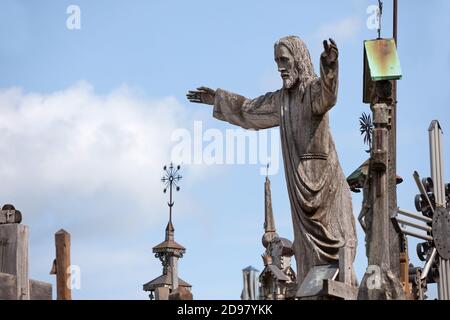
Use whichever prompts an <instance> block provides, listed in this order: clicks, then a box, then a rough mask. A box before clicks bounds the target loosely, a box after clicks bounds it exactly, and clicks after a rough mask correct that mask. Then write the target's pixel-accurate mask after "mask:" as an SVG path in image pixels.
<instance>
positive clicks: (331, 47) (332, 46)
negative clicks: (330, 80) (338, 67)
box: [320, 38, 339, 66]
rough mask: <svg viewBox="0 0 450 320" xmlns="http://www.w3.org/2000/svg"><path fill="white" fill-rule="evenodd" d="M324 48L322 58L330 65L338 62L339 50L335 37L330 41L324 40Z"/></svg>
mask: <svg viewBox="0 0 450 320" xmlns="http://www.w3.org/2000/svg"><path fill="white" fill-rule="evenodd" d="M323 48H324V51H323V53H322V55H321V56H320V58H321V59H322V61H323V62H325V64H327V65H328V66H331V65H333V64H334V63H336V61H337V59H338V57H339V50H338V48H337V45H336V42H334V40H333V39H331V38H330V43H328V41H327V40H324V41H323Z"/></svg>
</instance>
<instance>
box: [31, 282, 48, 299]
mask: <svg viewBox="0 0 450 320" xmlns="http://www.w3.org/2000/svg"><path fill="white" fill-rule="evenodd" d="M30 299H31V300H52V285H51V284H50V283H46V282H42V281H37V280H30Z"/></svg>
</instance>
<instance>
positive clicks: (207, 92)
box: [186, 87, 216, 105]
mask: <svg viewBox="0 0 450 320" xmlns="http://www.w3.org/2000/svg"><path fill="white" fill-rule="evenodd" d="M186 97H187V98H188V100H189V101H190V102H194V103H204V104H210V105H214V99H215V97H216V90H213V89H210V88H207V87H200V88H197V90H189V92H188V93H187V94H186Z"/></svg>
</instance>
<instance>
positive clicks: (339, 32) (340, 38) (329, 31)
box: [316, 16, 364, 45]
mask: <svg viewBox="0 0 450 320" xmlns="http://www.w3.org/2000/svg"><path fill="white" fill-rule="evenodd" d="M363 27H364V23H363V21H362V19H361V18H360V17H357V16H355V17H347V18H344V19H342V20H338V21H333V22H330V23H326V24H323V25H322V26H321V27H319V29H318V30H317V32H316V38H319V39H320V40H325V39H328V38H333V39H334V40H336V42H338V45H339V43H344V42H347V41H351V40H353V39H355V38H356V36H357V35H358V33H359V32H360V31H361V30H363V29H362V28H363Z"/></svg>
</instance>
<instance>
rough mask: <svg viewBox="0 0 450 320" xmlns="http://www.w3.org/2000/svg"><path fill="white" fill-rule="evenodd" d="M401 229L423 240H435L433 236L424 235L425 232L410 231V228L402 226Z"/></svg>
mask: <svg viewBox="0 0 450 320" xmlns="http://www.w3.org/2000/svg"><path fill="white" fill-rule="evenodd" d="M400 230H401V232H402V233H404V234H406V235H407V236H411V237H414V238H418V239H422V240H425V241H433V238H432V237H430V236H427V235H423V234H420V233H416V232H412V231H408V230H406V229H402V228H400Z"/></svg>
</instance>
